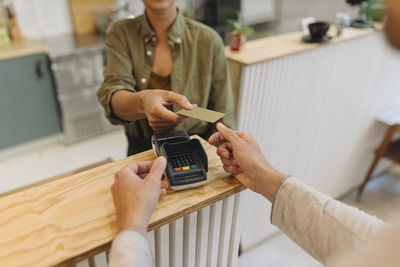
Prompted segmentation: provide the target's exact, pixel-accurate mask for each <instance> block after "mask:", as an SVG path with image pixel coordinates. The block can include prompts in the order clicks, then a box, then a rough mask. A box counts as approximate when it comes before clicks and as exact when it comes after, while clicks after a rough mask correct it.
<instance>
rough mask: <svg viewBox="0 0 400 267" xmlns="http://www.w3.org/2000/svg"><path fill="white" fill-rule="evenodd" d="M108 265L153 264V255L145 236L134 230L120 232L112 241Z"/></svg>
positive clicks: (143, 265) (141, 266)
mask: <svg viewBox="0 0 400 267" xmlns="http://www.w3.org/2000/svg"><path fill="white" fill-rule="evenodd" d="M108 266H109V267H127V266H132V267H134V266H140V267H151V266H154V260H153V255H152V253H151V250H150V245H149V243H148V242H147V240H146V238H145V237H144V236H143V235H142V234H140V233H138V232H137V231H134V230H124V231H122V232H120V233H119V234H118V235H117V236H116V237H115V238H114V241H113V242H112V246H111V252H110V258H109V263H108Z"/></svg>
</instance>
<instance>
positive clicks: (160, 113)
mask: <svg viewBox="0 0 400 267" xmlns="http://www.w3.org/2000/svg"><path fill="white" fill-rule="evenodd" d="M141 93H142V106H143V110H144V113H145V114H146V117H147V119H148V121H149V125H150V127H151V128H152V129H153V130H154V131H155V132H160V131H162V132H165V131H171V130H173V129H174V128H175V127H176V126H178V125H179V124H181V123H182V122H183V121H185V120H186V119H187V117H186V116H182V115H179V114H176V113H175V112H172V111H170V110H168V106H171V105H172V104H174V103H175V104H178V105H179V106H181V107H182V108H184V109H192V108H193V105H192V104H191V103H190V102H189V101H188V100H187V98H186V97H185V96H183V95H180V94H177V93H174V92H170V91H165V90H143V91H141Z"/></svg>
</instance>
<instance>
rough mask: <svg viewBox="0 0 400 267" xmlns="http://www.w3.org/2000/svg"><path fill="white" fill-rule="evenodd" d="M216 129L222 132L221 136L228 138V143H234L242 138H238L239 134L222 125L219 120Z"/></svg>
mask: <svg viewBox="0 0 400 267" xmlns="http://www.w3.org/2000/svg"><path fill="white" fill-rule="evenodd" d="M217 129H218V131H219V132H220V133H221V134H222V136H223V137H224V138H225V139H226V140H228V142H229V143H231V144H234V143H238V142H239V143H240V142H241V141H242V140H241V139H240V137H239V136H237V135H236V133H235V132H234V131H233V130H231V129H229V128H228V127H226V126H225V125H223V124H222V123H221V122H218V123H217Z"/></svg>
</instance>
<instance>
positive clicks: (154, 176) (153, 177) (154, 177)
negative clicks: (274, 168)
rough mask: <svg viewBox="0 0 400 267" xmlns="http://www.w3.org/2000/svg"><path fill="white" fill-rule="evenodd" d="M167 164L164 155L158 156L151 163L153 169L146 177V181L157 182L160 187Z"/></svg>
mask: <svg viewBox="0 0 400 267" xmlns="http://www.w3.org/2000/svg"><path fill="white" fill-rule="evenodd" d="M166 165H167V160H166V159H165V158H164V157H158V158H157V159H156V160H155V161H154V162H153V164H152V165H151V169H150V172H149V174H148V175H147V177H146V181H148V182H151V183H156V184H157V185H158V187H159V184H160V183H161V178H162V175H163V173H164V170H165V166H166Z"/></svg>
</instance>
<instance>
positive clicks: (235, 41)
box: [227, 11, 255, 51]
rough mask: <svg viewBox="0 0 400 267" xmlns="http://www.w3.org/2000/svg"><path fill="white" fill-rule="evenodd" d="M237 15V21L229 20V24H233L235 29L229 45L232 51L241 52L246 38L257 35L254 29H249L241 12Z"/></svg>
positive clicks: (230, 36)
mask: <svg viewBox="0 0 400 267" xmlns="http://www.w3.org/2000/svg"><path fill="white" fill-rule="evenodd" d="M236 14H237V19H236V20H233V19H228V20H227V23H228V24H231V25H232V26H233V28H234V30H233V32H232V33H231V34H230V35H229V45H230V47H231V50H233V51H240V48H241V47H242V46H243V44H244V42H245V41H246V36H250V35H253V34H254V33H255V30H254V28H252V27H249V26H247V25H246V23H245V22H244V19H243V16H242V14H241V13H240V11H239V12H237V13H236Z"/></svg>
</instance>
